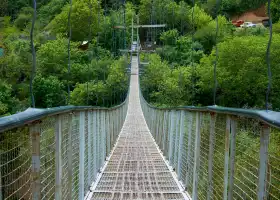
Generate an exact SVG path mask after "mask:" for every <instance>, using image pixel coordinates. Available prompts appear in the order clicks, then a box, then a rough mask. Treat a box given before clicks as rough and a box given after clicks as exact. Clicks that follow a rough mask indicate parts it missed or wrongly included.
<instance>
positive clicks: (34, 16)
mask: <svg viewBox="0 0 280 200" xmlns="http://www.w3.org/2000/svg"><path fill="white" fill-rule="evenodd" d="M36 8H37V2H36V0H33V9H34V12H33V18H32V26H31V31H30V43H31V50H32V71H31V77H30V84H29V90H30V98H31V105H32V108H35V98H34V93H33V80H34V77H35V75H36V51H35V46H34V37H33V33H34V27H35V22H36V17H37V11H36Z"/></svg>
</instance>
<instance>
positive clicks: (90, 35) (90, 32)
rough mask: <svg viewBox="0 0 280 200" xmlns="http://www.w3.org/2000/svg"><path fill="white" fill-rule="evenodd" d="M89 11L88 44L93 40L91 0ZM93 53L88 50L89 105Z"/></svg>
mask: <svg viewBox="0 0 280 200" xmlns="http://www.w3.org/2000/svg"><path fill="white" fill-rule="evenodd" d="M88 6H89V12H90V16H89V23H88V24H89V36H88V45H90V44H91V40H92V15H93V13H92V3H91V1H89V5H88ZM92 53H93V52H91V51H89V52H88V56H89V64H88V81H87V105H89V81H90V65H91V62H92Z"/></svg>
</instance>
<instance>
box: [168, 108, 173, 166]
mask: <svg viewBox="0 0 280 200" xmlns="http://www.w3.org/2000/svg"><path fill="white" fill-rule="evenodd" d="M169 121H170V123H169V124H170V127H169V131H168V132H169V149H168V151H169V156H168V160H169V164H170V165H171V166H172V162H173V159H172V156H173V129H174V116H173V111H171V113H170V115H169Z"/></svg>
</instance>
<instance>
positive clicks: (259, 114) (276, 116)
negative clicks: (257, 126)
mask: <svg viewBox="0 0 280 200" xmlns="http://www.w3.org/2000/svg"><path fill="white" fill-rule="evenodd" d="M141 96H142V99H143V101H145V103H146V104H147V105H148V106H149V107H150V108H154V109H159V110H186V111H199V112H213V113H220V114H228V115H237V116H244V117H251V118H254V119H258V120H261V121H262V122H264V123H266V124H268V125H270V126H274V127H276V128H280V112H276V111H271V110H268V111H266V110H258V109H244V108H231V107H223V106H217V105H215V106H202V107H199V106H178V107H157V106H154V105H151V104H149V103H148V102H147V101H146V100H145V98H144V97H143V95H142V94H141Z"/></svg>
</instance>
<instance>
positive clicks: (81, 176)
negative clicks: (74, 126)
mask: <svg viewBox="0 0 280 200" xmlns="http://www.w3.org/2000/svg"><path fill="white" fill-rule="evenodd" d="M79 130H80V133H79V136H80V141H79V199H83V198H84V196H85V195H84V193H85V190H84V187H85V181H84V178H85V172H84V170H85V157H84V156H85V112H80V120H79Z"/></svg>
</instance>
